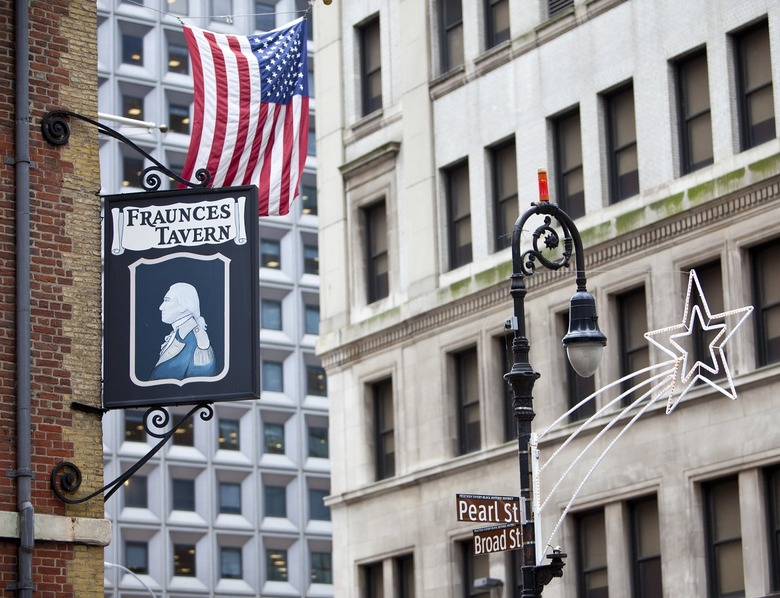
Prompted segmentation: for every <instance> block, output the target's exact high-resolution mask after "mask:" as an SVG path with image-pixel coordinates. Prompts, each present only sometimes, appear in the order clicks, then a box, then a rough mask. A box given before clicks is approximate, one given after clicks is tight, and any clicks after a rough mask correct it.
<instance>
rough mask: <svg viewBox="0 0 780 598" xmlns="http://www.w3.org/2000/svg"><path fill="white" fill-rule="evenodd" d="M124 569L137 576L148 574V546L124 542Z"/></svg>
mask: <svg viewBox="0 0 780 598" xmlns="http://www.w3.org/2000/svg"><path fill="white" fill-rule="evenodd" d="M125 567H127V568H128V569H130V571H132V572H133V573H135V574H137V575H148V574H149V545H148V544H147V543H146V542H125Z"/></svg>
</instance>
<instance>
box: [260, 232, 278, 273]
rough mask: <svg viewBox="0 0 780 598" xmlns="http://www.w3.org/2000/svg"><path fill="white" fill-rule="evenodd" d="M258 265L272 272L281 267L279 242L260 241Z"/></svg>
mask: <svg viewBox="0 0 780 598" xmlns="http://www.w3.org/2000/svg"><path fill="white" fill-rule="evenodd" d="M260 265H261V266H262V267H263V268H271V269H273V270H279V269H280V268H281V267H282V247H281V244H280V243H279V241H276V240H273V239H264V240H262V241H260Z"/></svg>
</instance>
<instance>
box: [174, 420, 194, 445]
mask: <svg viewBox="0 0 780 598" xmlns="http://www.w3.org/2000/svg"><path fill="white" fill-rule="evenodd" d="M173 444H175V445H176V446H195V423H194V422H193V421H192V420H189V421H187V422H185V423H184V424H182V426H181V427H180V428H178V429H177V430H176V432H175V433H174V434H173Z"/></svg>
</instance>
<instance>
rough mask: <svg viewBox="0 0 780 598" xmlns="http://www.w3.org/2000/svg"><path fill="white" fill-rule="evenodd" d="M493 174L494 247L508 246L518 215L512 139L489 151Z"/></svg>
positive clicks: (515, 165) (496, 249) (515, 168)
mask: <svg viewBox="0 0 780 598" xmlns="http://www.w3.org/2000/svg"><path fill="white" fill-rule="evenodd" d="M490 158H491V167H492V168H491V170H492V174H493V213H494V221H495V230H494V235H495V241H494V249H495V251H498V250H500V249H504V248H505V247H509V246H510V245H511V240H512V228H513V227H514V225H515V222H516V221H517V217H518V216H519V203H518V201H517V159H516V153H515V142H514V139H513V140H512V141H511V142H510V143H507V144H504V145H502V146H500V147H497V148H495V149H493V150H492V151H491V153H490Z"/></svg>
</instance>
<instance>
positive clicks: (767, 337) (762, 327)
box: [750, 240, 780, 365]
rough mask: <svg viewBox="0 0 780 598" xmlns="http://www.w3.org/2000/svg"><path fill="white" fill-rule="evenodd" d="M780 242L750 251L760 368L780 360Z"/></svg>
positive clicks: (773, 242)
mask: <svg viewBox="0 0 780 598" xmlns="http://www.w3.org/2000/svg"><path fill="white" fill-rule="evenodd" d="M778 260H780V241H777V240H775V241H772V242H771V243H767V244H766V245H761V246H760V247H756V248H754V249H753V250H752V251H751V252H750V261H751V265H752V269H753V305H754V306H755V308H756V315H755V316H754V320H755V322H756V324H755V325H756V349H757V351H758V355H757V360H758V365H768V364H770V363H776V362H778V361H780V279H778V277H777V276H776V275H775V272H776V269H777V264H778V263H780V262H779V261H778Z"/></svg>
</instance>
